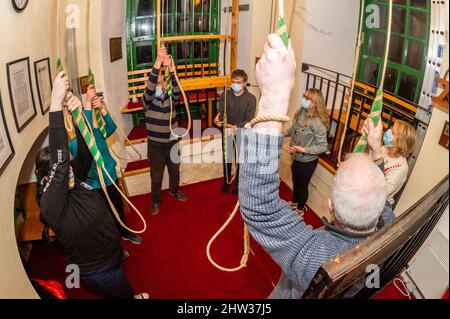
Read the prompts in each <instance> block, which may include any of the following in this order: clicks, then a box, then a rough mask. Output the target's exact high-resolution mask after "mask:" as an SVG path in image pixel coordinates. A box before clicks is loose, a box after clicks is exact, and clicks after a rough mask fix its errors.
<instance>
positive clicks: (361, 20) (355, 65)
mask: <svg viewBox="0 0 450 319" xmlns="http://www.w3.org/2000/svg"><path fill="white" fill-rule="evenodd" d="M361 1H362V2H361V9H360V13H359V30H358V38H357V43H356V49H355V60H354V61H353V76H352V83H351V88H350V97H349V99H348V106H347V116H346V119H345V126H344V130H343V134H344V136H343V137H342V138H341V143H340V144H341V145H340V147H339V154H338V165H339V164H340V163H341V157H342V149H343V148H344V143H345V138H344V137H345V132H346V131H347V128H348V120H349V119H350V114H351V112H350V111H351V108H352V102H353V94H354V91H355V84H356V76H357V74H356V73H357V72H358V65H359V57H360V50H361V45H362V43H363V32H362V30H363V23H364V12H365V8H366V4H365V0H361ZM336 89H337V87H336ZM331 116H333V114H332V115H331Z"/></svg>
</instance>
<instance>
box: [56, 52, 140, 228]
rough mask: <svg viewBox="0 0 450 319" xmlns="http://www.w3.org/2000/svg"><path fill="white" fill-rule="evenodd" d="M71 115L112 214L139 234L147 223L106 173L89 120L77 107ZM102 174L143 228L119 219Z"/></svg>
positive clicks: (59, 61)
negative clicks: (133, 226) (131, 209)
mask: <svg viewBox="0 0 450 319" xmlns="http://www.w3.org/2000/svg"><path fill="white" fill-rule="evenodd" d="M56 70H57V72H58V74H59V73H60V72H61V71H62V70H63V66H62V61H61V59H60V58H58V59H57V62H56ZM71 116H72V118H73V120H74V121H75V124H76V125H77V128H78V129H79V131H80V133H81V135H82V136H83V140H84V142H85V143H86V145H87V147H88V149H89V152H90V153H91V155H92V157H93V159H94V161H95V163H96V166H97V172H98V175H99V179H100V184H101V186H102V189H103V192H104V193H105V196H106V198H107V201H108V203H109V205H110V207H111V210H112V211H113V213H114V216H115V217H116V219H117V221H118V222H119V223H120V225H121V226H122V227H123V228H125V229H127V230H128V231H130V232H133V233H136V234H141V233H143V232H145V231H146V230H147V223H146V221H145V219H144V217H143V216H142V214H141V213H140V212H139V210H138V209H137V208H136V207H135V206H134V205H133V203H131V202H130V200H129V199H128V198H127V197H126V196H125V195H124V194H123V193H122V190H121V189H120V187H119V186H118V185H117V184H116V182H115V181H114V180H113V178H112V177H111V175H110V174H109V173H108V171H107V170H106V168H105V163H104V160H103V156H102V155H101V153H100V151H99V149H98V147H97V144H96V142H95V138H94V134H93V131H92V127H91V126H90V124H89V121H87V119H86V118H85V116H84V114H83V113H82V112H80V110H79V109H76V110H75V111H73V112H72V113H71ZM65 122H67V123H71V122H72V121H71V119H65ZM66 129H67V125H66ZM72 129H73V128H72ZM103 174H106V176H107V177H108V179H109V181H110V182H111V184H112V185H114V187H115V188H116V189H117V191H118V192H119V193H120V194H121V195H122V197H123V198H124V199H125V200H126V202H127V203H128V204H129V205H130V207H132V208H133V209H134V210H135V211H136V213H137V214H138V216H139V217H140V219H141V220H142V222H143V228H142V229H141V230H139V231H136V230H133V229H131V228H129V227H128V226H127V225H125V223H124V222H123V221H122V220H121V219H120V216H119V214H118V212H117V210H116V208H115V207H114V204H113V203H112V201H111V199H110V197H109V195H108V191H107V189H106V184H105V179H104V176H103Z"/></svg>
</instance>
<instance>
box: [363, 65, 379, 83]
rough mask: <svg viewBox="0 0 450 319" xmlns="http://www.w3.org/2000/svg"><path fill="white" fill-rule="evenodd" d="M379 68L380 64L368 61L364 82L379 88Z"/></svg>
mask: <svg viewBox="0 0 450 319" xmlns="http://www.w3.org/2000/svg"><path fill="white" fill-rule="evenodd" d="M379 68H380V66H379V65H378V63H375V62H372V61H366V64H365V65H364V79H363V81H364V82H366V83H369V84H371V85H373V86H377V82H378V72H379Z"/></svg>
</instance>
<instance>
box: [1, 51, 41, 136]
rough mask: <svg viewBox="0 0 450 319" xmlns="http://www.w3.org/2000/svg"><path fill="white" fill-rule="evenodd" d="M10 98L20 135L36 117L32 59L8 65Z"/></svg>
mask: <svg viewBox="0 0 450 319" xmlns="http://www.w3.org/2000/svg"><path fill="white" fill-rule="evenodd" d="M6 73H7V75H8V87H9V96H10V98H11V106H12V109H13V113H14V121H15V122H16V128H17V131H18V132H19V133H20V132H21V131H22V130H23V129H24V128H25V127H26V126H27V125H28V123H30V122H31V120H32V119H33V118H34V117H35V116H36V105H35V104H34V96H33V88H32V86H31V72H30V58H24V59H20V60H17V61H13V62H10V63H8V64H7V65H6Z"/></svg>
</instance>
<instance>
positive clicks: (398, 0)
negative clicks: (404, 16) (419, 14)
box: [394, 0, 406, 6]
mask: <svg viewBox="0 0 450 319" xmlns="http://www.w3.org/2000/svg"><path fill="white" fill-rule="evenodd" d="M394 4H400V5H402V6H405V5H406V0H394Z"/></svg>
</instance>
